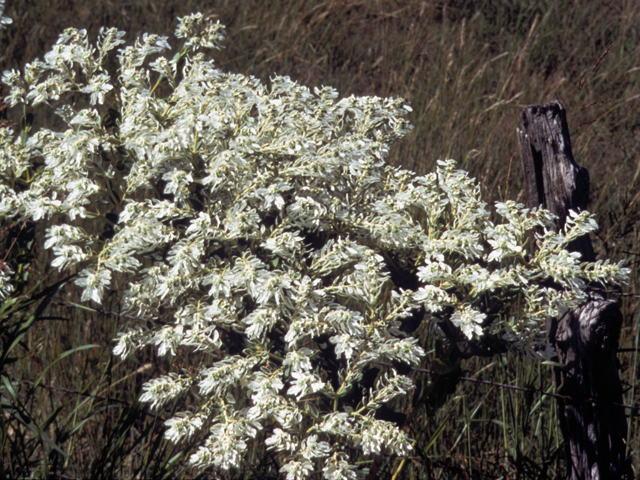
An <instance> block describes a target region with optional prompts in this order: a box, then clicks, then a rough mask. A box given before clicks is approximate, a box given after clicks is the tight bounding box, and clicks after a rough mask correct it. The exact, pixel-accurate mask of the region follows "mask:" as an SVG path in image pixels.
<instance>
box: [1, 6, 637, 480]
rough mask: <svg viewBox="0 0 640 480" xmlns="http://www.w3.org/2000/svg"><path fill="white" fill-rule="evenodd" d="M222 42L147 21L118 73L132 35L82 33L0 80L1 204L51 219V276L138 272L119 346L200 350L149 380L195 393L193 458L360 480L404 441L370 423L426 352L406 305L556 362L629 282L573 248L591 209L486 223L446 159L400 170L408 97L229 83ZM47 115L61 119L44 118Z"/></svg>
mask: <svg viewBox="0 0 640 480" xmlns="http://www.w3.org/2000/svg"><path fill="white" fill-rule="evenodd" d="M223 34H224V30H223V27H222V26H221V25H219V24H215V23H212V22H211V21H209V20H208V19H206V18H204V17H203V16H202V15H200V14H196V15H192V16H189V17H185V18H183V19H181V21H180V24H179V26H178V28H177V31H176V35H177V36H178V37H179V38H184V39H185V42H186V43H185V46H184V48H183V49H182V50H180V52H179V53H178V54H176V55H175V56H173V55H172V56H169V57H164V56H163V54H164V52H165V51H166V50H167V49H168V48H169V45H168V42H167V39H166V38H165V37H160V36H157V35H144V36H143V37H142V38H140V39H138V40H137V41H136V42H135V43H134V44H133V45H130V46H127V47H124V48H122V49H120V50H119V54H118V55H117V60H118V61H119V63H120V67H119V70H118V72H117V74H115V75H114V74H113V72H108V71H107V62H106V60H107V59H108V58H109V56H110V55H112V54H113V52H112V50H113V49H114V48H116V47H117V46H119V45H120V44H123V43H124V41H123V39H122V38H123V35H124V34H123V32H118V31H117V30H115V29H103V30H102V31H101V32H100V35H99V38H98V41H97V42H96V44H95V45H92V44H91V43H90V42H89V40H88V39H87V34H86V32H85V31H84V30H76V29H68V30H66V31H65V33H64V34H63V35H62V36H61V37H60V39H59V40H58V42H57V43H56V45H55V46H54V47H53V49H52V51H51V52H49V53H48V54H47V55H45V57H44V61H39V60H36V61H34V62H32V63H30V64H29V65H27V66H26V67H25V72H24V74H20V73H18V72H15V71H12V72H5V73H4V76H3V81H4V82H5V83H6V84H7V85H8V86H9V87H10V94H9V96H8V97H7V101H8V102H9V103H10V104H11V105H18V106H19V107H20V108H21V109H22V108H24V112H25V117H24V120H25V121H24V122H23V125H22V127H21V129H20V131H19V132H15V131H14V130H12V128H10V127H7V126H5V127H3V128H2V129H0V148H1V150H0V179H1V183H0V215H2V216H3V217H4V218H6V219H16V220H23V219H31V220H33V221H38V222H40V223H41V224H43V225H45V226H46V243H45V247H46V248H49V249H51V251H52V252H53V254H54V256H55V258H54V260H53V263H52V266H53V267H55V268H58V269H61V270H65V271H77V273H78V275H77V277H76V279H75V283H76V285H77V286H78V287H80V288H81V289H82V292H83V293H82V300H83V301H91V302H95V303H97V304H100V303H101V302H103V301H104V299H105V298H106V295H107V294H108V293H109V292H112V291H113V289H115V288H116V287H115V285H116V284H117V285H127V287H126V291H123V292H120V298H121V301H122V302H123V304H124V310H125V313H127V314H128V315H129V316H130V318H131V319H132V320H131V322H132V323H131V325H130V326H129V328H128V330H127V331H125V332H123V333H121V334H120V335H119V336H118V339H117V344H116V347H115V350H114V352H115V353H116V354H118V355H120V356H122V357H125V356H127V355H130V354H133V353H134V352H135V351H136V350H138V349H140V348H143V347H145V346H154V347H155V348H157V349H158V351H159V353H160V354H161V355H171V356H178V357H180V356H183V357H184V356H186V355H189V354H192V355H197V356H198V358H199V359H200V360H199V361H198V362H199V363H198V364H199V365H200V368H192V369H190V370H184V371H175V372H171V373H169V374H167V375H165V376H163V377H160V378H156V379H153V380H151V381H150V382H149V383H147V384H146V386H145V388H144V392H143V394H142V400H144V401H147V402H149V403H150V404H151V405H152V406H153V407H155V408H160V407H162V406H163V405H165V404H166V403H167V402H171V401H175V399H177V398H184V396H185V395H189V394H191V395H193V397H194V400H192V401H191V402H190V405H192V407H190V409H188V410H186V411H184V412H181V413H179V414H177V415H176V416H175V417H174V418H172V419H170V420H168V422H167V427H168V429H167V432H166V435H167V437H168V438H169V439H171V440H172V441H175V442H181V441H186V440H187V439H193V438H200V443H199V444H198V447H197V448H196V450H195V451H194V452H193V454H192V456H191V462H192V463H193V464H194V465H195V466H197V467H198V468H201V469H206V468H210V467H211V468H213V469H219V470H221V471H227V472H234V471H239V470H238V469H240V468H246V467H247V462H249V458H251V459H253V460H252V461H256V460H255V459H256V456H255V455H253V456H249V455H248V452H250V451H252V449H254V448H260V446H262V448H266V449H268V450H269V451H270V454H271V455H273V456H274V458H277V459H278V462H279V463H280V465H281V472H282V473H283V474H286V478H287V479H306V478H311V477H314V478H316V477H322V476H324V478H327V479H353V478H355V476H356V467H355V466H354V465H355V462H356V461H357V460H358V455H361V456H371V455H379V454H381V455H384V454H389V455H400V456H404V455H407V454H409V453H410V452H411V440H410V439H409V438H408V437H407V434H406V432H405V430H404V429H403V428H401V426H399V425H396V424H395V423H391V422H387V421H383V420H379V419H376V417H375V413H376V411H377V410H378V409H379V408H380V407H381V406H383V405H388V404H392V403H393V402H398V401H405V402H406V399H407V397H408V396H409V395H410V394H411V392H412V389H413V384H412V381H411V379H410V378H409V377H408V376H407V375H404V374H401V373H399V372H398V371H397V369H396V368H395V367H393V366H391V365H405V366H412V367H417V366H419V365H421V361H422V360H423V357H424V356H425V352H424V350H423V349H422V347H421V346H420V345H419V344H418V341H417V340H416V339H414V338H412V337H410V336H408V335H407V334H405V333H403V330H402V329H401V326H402V320H403V319H406V318H407V317H409V316H411V315H414V314H416V312H424V313H425V315H426V316H427V318H431V319H435V320H437V321H438V322H443V323H448V324H449V326H450V327H451V328H452V329H453V330H454V331H457V332H458V333H459V336H460V338H462V339H464V338H467V339H481V338H482V336H483V335H492V336H494V337H496V336H497V337H498V338H500V339H502V341H504V342H506V343H508V345H510V346H511V347H512V348H514V349H518V350H521V351H525V352H529V353H532V354H534V355H540V354H541V352H547V354H548V353H549V352H548V350H546V343H545V341H544V321H545V318H546V317H547V316H550V315H551V316H553V315H557V314H558V312H559V311H560V310H561V309H565V308H569V307H573V306H576V305H577V304H579V303H580V302H581V301H583V300H584V299H585V295H586V294H585V288H586V287H587V285H588V283H589V282H600V283H603V284H604V283H613V284H620V283H623V282H625V281H626V278H627V276H628V270H626V269H624V268H622V266H621V265H615V264H610V263H608V262H596V263H592V264H587V263H580V259H579V258H578V256H577V255H575V254H570V253H567V252H566V250H565V247H566V246H567V243H568V242H569V241H570V240H572V239H574V238H575V237H576V236H579V235H583V234H585V233H588V232H591V231H593V230H594V229H595V228H596V226H595V222H594V221H593V218H592V216H590V215H589V214H587V213H580V214H572V216H571V217H570V219H569V220H568V222H567V226H566V229H565V231H564V232H561V233H554V232H553V230H552V228H553V216H552V215H551V214H549V213H548V212H545V211H544V210H534V211H529V210H527V209H524V208H523V207H522V205H519V204H516V203H514V202H506V203H499V204H497V206H496V211H497V213H498V214H499V216H501V217H502V218H503V219H504V221H503V222H501V223H498V224H494V223H493V222H492V221H491V220H490V215H489V210H488V209H487V207H486V205H485V203H483V202H482V201H481V200H480V187H479V186H478V185H477V183H475V181H473V180H472V179H470V178H469V177H468V176H467V174H466V173H465V172H463V171H461V170H458V169H456V167H455V164H454V162H453V161H450V160H448V161H440V162H438V167H437V169H436V171H435V172H433V173H430V174H428V175H426V176H423V177H418V176H416V175H415V174H413V173H412V172H410V171H407V170H404V169H402V168H397V167H393V166H390V165H388V164H386V163H385V159H386V157H387V156H388V152H389V148H390V145H391V143H392V142H394V141H396V140H397V139H399V138H402V137H403V136H404V135H405V134H406V133H407V132H408V131H409V128H410V126H409V124H408V122H407V120H406V119H405V114H406V113H407V112H408V111H410V108H409V107H408V106H407V105H406V104H405V102H404V101H403V100H401V99H383V98H376V97H354V96H351V97H347V98H342V99H340V98H339V96H338V93H337V92H336V91H335V90H333V89H331V88H329V87H323V88H316V89H314V90H313V91H310V90H309V89H307V88H305V87H302V86H300V85H298V84H296V83H295V82H293V81H291V80H290V79H289V78H287V77H274V78H272V79H271V80H270V82H269V83H268V84H264V83H262V82H260V81H259V80H258V79H256V78H253V77H250V76H247V75H238V74H230V73H224V72H222V71H221V70H219V69H218V68H216V67H215V65H214V63H213V61H212V60H210V59H208V57H206V56H205V54H203V53H201V52H200V51H199V50H200V49H203V48H214V49H215V48H219V45H220V42H221V40H222V39H223ZM68 92H70V93H68ZM70 94H72V95H73V100H69V103H67V104H65V99H67V98H69V95H70ZM82 98H84V101H82ZM38 105H41V108H42V107H43V106H45V105H50V106H51V107H55V108H56V112H57V114H58V116H59V117H60V121H59V122H58V123H60V124H61V125H62V124H64V125H66V126H65V127H64V128H61V129H56V130H51V129H47V128H40V129H38V130H35V131H32V130H31V124H30V123H29V121H28V120H29V115H30V114H32V113H33V112H36V114H37V109H34V107H36V106H38ZM107 105H110V106H107ZM533 229H536V232H538V233H536V238H537V243H538V245H537V249H536V253H535V254H533V255H532V254H530V253H528V249H527V248H526V244H527V241H528V239H529V237H530V232H531V231H532V230H533ZM116 279H117V282H116ZM6 280H7V273H6V271H5V272H0V295H2V296H5V295H7V294H8V293H10V291H11V287H10V286H9V285H8V284H7V281H6ZM543 282H544V283H543ZM496 306H498V307H496ZM449 330H451V329H449ZM372 368H378V369H379V370H380V373H379V374H378V378H377V379H376V380H375V382H373V383H372V384H371V385H372V386H371V387H366V388H362V387H361V386H360V383H359V382H360V381H361V379H362V377H363V375H364V374H365V373H366V372H368V371H370V370H371V369H372ZM404 371H406V369H405V370H404ZM354 399H355V400H354ZM230 474H231V473H230Z"/></svg>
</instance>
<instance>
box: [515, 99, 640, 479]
mask: <svg viewBox="0 0 640 480" xmlns="http://www.w3.org/2000/svg"><path fill="white" fill-rule="evenodd" d="M521 127H522V129H521V130H518V140H519V144H520V154H521V158H522V165H523V167H524V175H525V183H526V189H527V207H529V208H533V207H538V206H543V207H544V208H546V209H548V210H550V211H551V212H553V213H554V214H556V215H557V216H558V221H557V227H558V229H560V228H563V227H564V224H565V220H566V217H567V213H568V211H569V209H573V210H584V209H585V208H586V206H587V203H588V200H589V174H588V172H587V170H586V169H584V168H582V167H580V166H578V165H577V164H576V163H575V161H574V160H573V153H572V152H571V142H570V139H569V128H568V126H567V117H566V112H565V110H564V108H563V107H562V105H561V104H560V102H558V101H553V102H551V103H548V104H546V105H534V106H530V107H527V108H525V109H524V110H523V112H522V116H521ZM569 249H570V250H571V251H577V252H580V253H581V254H582V259H583V260H585V261H593V260H595V254H594V251H593V247H592V245H591V240H590V238H589V237H588V236H584V237H582V238H579V239H577V240H575V241H574V242H573V243H572V244H571V245H570V246H569ZM621 324H622V314H621V312H620V309H619V308H618V305H617V304H616V302H614V301H611V300H606V299H605V298H604V296H603V295H602V294H600V293H598V292H597V291H592V292H591V293H590V299H589V301H588V302H587V303H585V304H584V305H582V306H580V307H579V308H577V309H575V310H572V311H569V312H567V313H566V314H565V315H563V316H562V317H561V318H559V319H549V320H548V322H547V334H548V338H549V340H550V342H551V343H552V344H554V345H555V348H556V352H557V354H558V362H559V363H560V365H561V366H560V367H556V368H554V377H555V383H556V390H557V393H559V394H562V395H566V396H567V397H570V398H571V399H570V400H560V401H559V402H558V413H559V419H560V427H561V429H562V433H563V435H564V439H565V442H566V447H567V451H566V454H567V462H568V466H569V475H568V478H569V479H570V480H597V479H607V480H608V479H612V480H613V479H631V478H633V473H632V469H631V462H630V460H629V458H628V457H627V454H626V437H627V423H626V418H625V412H624V408H623V407H622V406H621V404H622V387H621V384H620V378H619V376H618V362H617V358H616V350H617V348H618V338H619V335H620V327H621Z"/></svg>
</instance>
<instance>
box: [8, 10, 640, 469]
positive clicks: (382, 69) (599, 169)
mask: <svg viewBox="0 0 640 480" xmlns="http://www.w3.org/2000/svg"><path fill="white" fill-rule="evenodd" d="M197 10H200V11H203V13H206V14H209V15H216V16H217V18H218V19H219V20H220V21H221V22H222V23H224V24H225V25H227V27H228V35H229V36H228V40H227V42H226V44H227V48H226V49H225V50H223V51H221V52H219V54H218V55H217V61H218V65H219V66H220V67H221V68H222V69H224V70H231V71H236V72H242V73H247V74H250V75H254V76H256V77H259V78H261V79H263V80H268V79H269V77H270V76H272V75H273V74H275V73H278V74H281V75H289V76H291V77H292V78H293V79H295V80H297V81H299V82H300V83H303V84H306V85H309V86H320V85H332V86H334V87H336V88H337V89H338V90H339V91H340V92H341V94H343V95H349V94H356V95H378V96H389V95H392V96H401V97H404V98H406V99H407V100H408V101H409V102H410V104H411V105H412V106H413V112H412V114H411V121H412V123H413V124H414V126H415V129H414V130H413V132H412V133H411V134H410V135H409V137H408V138H407V139H406V140H405V141H404V142H402V143H401V144H398V145H397V146H396V147H395V149H394V150H393V152H392V158H391V161H392V162H394V163H398V164H403V165H405V166H407V167H409V168H412V169H414V170H416V171H417V172H419V173H425V172H428V171H430V170H431V169H432V168H433V166H434V165H435V161H436V160H437V159H440V158H455V159H457V160H458V161H459V164H460V166H461V167H463V168H465V169H467V170H468V171H470V172H471V173H472V175H473V176H475V177H476V178H477V179H478V180H479V181H480V182H481V184H482V186H483V191H484V195H485V197H486V199H487V200H489V201H493V200H499V199H501V200H504V199H517V200H519V201H523V200H524V191H523V188H522V187H523V185H522V169H521V166H520V159H519V156H518V153H517V152H518V147H517V143H516V135H515V129H516V128H517V127H518V125H519V114H520V111H521V110H522V108H524V107H525V106H527V105H529V104H533V103H542V102H546V101H549V100H552V99H559V100H560V101H561V102H562V103H563V104H564V106H565V108H566V109H567V113H568V119H569V127H570V131H571V135H572V143H573V150H574V155H575V158H576V161H577V162H578V163H579V164H581V165H583V166H585V167H586V168H588V169H589V172H590V174H591V179H592V202H591V205H590V209H591V210H592V211H594V212H595V213H596V214H597V217H598V222H599V224H600V225H601V230H600V232H599V233H598V236H597V238H596V239H595V247H596V251H597V253H598V255H599V256H600V257H601V258H610V259H612V260H613V261H618V260H620V259H623V258H628V259H629V264H630V266H631V267H632V269H633V271H632V278H631V284H630V285H629V288H628V289H627V291H626V292H627V294H629V295H626V296H624V297H621V305H622V309H623V313H624V316H625V323H624V325H623V331H622V337H621V348H622V349H624V351H621V353H620V354H619V358H620V361H621V365H622V368H621V378H622V379H623V381H624V382H626V383H627V384H628V390H627V391H626V393H625V402H626V403H629V404H636V405H637V404H639V403H640V402H638V394H639V393H640V392H639V390H638V383H639V382H638V378H637V377H638V371H637V370H638V369H637V366H636V365H637V359H638V354H637V350H636V349H637V348H638V346H639V343H640V340H639V338H640V331H639V328H638V326H637V324H638V322H637V320H638V319H640V313H638V312H640V310H638V308H637V306H638V297H636V296H634V295H639V294H640V276H639V275H638V262H639V255H640V120H639V119H640V82H639V79H638V76H639V75H640V47H638V45H640V4H638V2H637V1H634V0H619V1H615V2H604V1H577V0H575V1H565V2H558V1H552V0H541V1H538V2H530V1H528V0H501V1H497V0H475V1H474V0H452V1H446V0H442V1H426V0H397V1H393V0H384V1H383V0H326V1H318V0H287V1H285V0H271V1H269V2H265V1H263V0H236V1H231V0H219V1H215V2H213V1H210V2H196V1H193V0H183V1H181V2H176V3H175V4H172V2H166V4H165V2H154V1H151V0H136V1H128V2H116V1H97V2H95V3H92V4H89V3H87V2H85V1H80V0H77V1H73V2H69V1H62V0H49V1H47V2H44V1H34V0H30V1H26V0H16V1H13V2H9V5H8V8H7V11H6V15H8V16H10V17H11V18H12V19H13V22H14V23H13V24H12V25H10V27H9V29H7V30H5V31H4V33H2V34H1V35H0V52H2V53H1V54H0V66H1V67H2V69H3V70H4V69H9V68H20V67H21V66H22V65H24V63H25V62H27V61H30V60H32V59H33V58H35V57H40V58H42V56H43V54H44V53H45V52H46V50H47V49H48V48H49V47H50V46H51V45H52V44H53V43H54V42H55V39H56V38H57V35H58V34H59V33H60V32H61V31H62V30H63V29H64V28H66V27H69V26H75V27H81V28H86V29H87V30H88V31H89V33H90V35H93V36H95V35H96V34H97V32H98V30H99V28H100V26H102V25H105V26H116V27H118V28H120V29H122V30H126V31H127V32H128V33H129V38H133V37H135V36H137V35H139V34H141V33H143V32H156V33H164V34H170V33H171V32H172V31H173V27H174V26H175V23H176V21H175V18H176V17H177V16H182V15H185V14H187V13H191V12H193V11H197ZM16 228H19V226H16V227H15V228H14V229H12V230H10V231H7V230H4V231H3V242H4V243H3V245H4V247H3V251H2V258H3V259H4V260H6V261H9V260H12V261H13V262H14V264H16V263H18V264H19V263H21V262H22V264H23V265H24V268H25V275H26V274H28V275H29V278H27V279H25V286H24V289H25V290H24V291H23V293H24V294H28V295H30V296H31V298H33V295H36V294H37V293H38V292H45V291H46V290H45V289H46V287H48V286H49V285H51V284H52V283H54V282H55V281H57V280H58V279H57V278H56V277H55V275H53V274H52V273H51V272H50V270H49V268H48V267H47V265H46V263H30V260H29V259H28V258H27V257H28V255H27V253H28V252H29V250H30V248H31V247H30V246H29V245H27V243H28V242H27V241H26V240H25V242H26V243H25V244H24V245H22V246H21V248H22V249H23V250H22V251H21V252H18V251H17V250H16V249H15V248H17V247H15V248H14V249H10V243H11V239H12V238H13V237H15V236H16V233H15V232H16ZM34 235H35V236H36V238H38V236H41V235H42V232H39V231H38V230H37V227H36V231H35V233H34ZM32 253H36V254H37V253H38V252H32ZM20 255H22V256H20ZM36 257H37V255H36ZM38 279H45V280H46V282H45V281H43V283H42V284H41V285H38V284H37V283H36V280H38ZM47 282H48V283H47ZM45 299H48V300H47V305H46V306H47V308H46V309H42V311H37V310H36V309H37V305H38V304H39V303H38V302H44V301H45ZM76 300H77V297H76V295H75V292H74V291H73V289H72V288H67V287H66V286H63V288H61V289H60V291H58V292H57V293H56V294H55V295H54V296H53V297H51V298H49V297H47V295H46V294H45V295H44V296H43V297H41V299H39V300H38V301H35V303H33V304H29V301H28V300H23V301H22V302H23V303H22V304H21V305H19V306H18V307H19V308H18V307H16V308H18V310H16V311H11V312H8V311H4V312H1V313H0V316H2V318H3V319H4V320H3V322H5V323H3V324H2V326H0V328H1V330H0V336H1V337H2V342H3V343H2V345H3V347H2V348H3V352H2V356H3V359H4V360H3V363H2V365H0V368H2V371H3V373H4V374H5V375H10V376H11V377H12V378H15V379H19V380H23V381H27V382H34V383H38V384H39V385H38V386H34V385H33V384H30V383H19V382H13V383H12V382H8V381H7V380H6V379H7V377H6V376H4V377H3V380H4V384H3V385H2V386H0V389H1V390H0V393H1V395H2V398H3V403H2V405H1V408H2V412H0V413H1V414H2V417H1V418H0V421H1V422H3V423H2V424H1V425H0V427H1V428H0V430H1V431H2V432H1V433H2V438H0V441H1V443H2V445H1V447H2V450H3V453H2V458H3V459H4V465H3V466H4V469H5V472H6V474H7V475H8V476H9V477H14V478H15V477H17V476H19V475H24V476H29V475H32V476H34V477H36V478H45V477H46V475H47V473H46V472H55V473H58V474H64V475H66V476H69V477H77V478H80V477H82V478H133V477H134V476H136V475H137V476H138V478H180V477H182V478H190V477H189V472H183V471H182V470H174V465H180V464H181V463H182V461H183V460H184V456H182V455H181V454H180V451H181V449H180V448H179V446H178V447H175V446H171V445H168V444H167V443H166V442H165V441H164V440H162V423H163V421H164V419H165V418H168V417H169V416H170V413H171V412H162V413H161V414H160V415H159V416H154V415H152V414H150V413H149V412H148V410H147V409H146V408H145V407H144V406H141V405H139V404H137V403H136V398H137V395H138V394H139V392H140V389H141V385H142V383H144V381H145V380H146V379H148V378H150V377H152V376H153V375H157V374H158V373H159V372H163V371H166V370H167V369H168V368H169V365H168V364H167V363H166V362H165V361H159V360H158V359H157V358H155V357H154V356H153V354H152V353H150V352H148V353H147V354H146V355H147V356H146V357H139V358H137V360H128V361H127V362H124V363H121V362H119V361H117V360H116V359H115V358H113V357H112V356H111V354H110V347H111V345H112V343H111V339H112V338H114V337H115V334H116V332H117V331H119V330H122V329H123V328H124V327H125V326H126V323H127V321H128V319H127V318H125V317H122V316H120V315H118V308H119V306H118V305H119V303H118V299H116V298H111V299H109V301H108V303H107V304H106V305H105V306H104V307H103V308H104V310H105V311H108V312H112V314H107V313H105V312H104V311H103V312H98V311H94V310H89V309H82V308H79V307H73V306H70V305H71V303H74V302H75V301H76ZM10 308H11V307H10ZM420 334H421V335H422V336H423V338H424V340H425V343H426V345H427V346H428V348H435V345H433V339H432V335H431V334H430V333H429V331H428V330H427V329H426V328H425V329H424V331H421V332H420ZM18 336H20V339H19V340H18V341H15V340H16V338H17V337H18ZM14 341H15V342H14ZM94 344H95V345H100V346H101V347H100V348H97V347H96V348H87V349H82V347H83V346H84V345H94ZM9 350H10V351H9ZM69 352H71V353H69ZM8 360H10V361H8ZM462 369H463V370H464V373H465V374H466V375H468V376H473V377H474V378H477V379H480V380H490V381H494V382H500V383H504V384H512V385H520V386H531V387H534V388H535V389H540V390H543V391H548V390H549V389H550V386H551V375H550V370H549V367H547V366H543V365H540V364H538V363H536V362H532V361H528V360H527V359H522V358H518V357H515V356H513V355H507V356H504V357H501V358H498V357H496V358H493V359H489V360H487V359H473V360H470V361H468V362H466V363H465V364H463V365H462ZM426 378H429V377H426ZM421 381H422V380H421ZM425 384H426V381H425ZM45 386H52V387H56V389H53V388H45ZM70 391H73V392H78V393H70ZM115 399H117V400H118V401H116V400H115ZM435 403H436V404H437V403H438V402H435ZM439 403H443V405H442V406H441V407H440V408H438V409H434V410H433V411H428V410H427V409H423V410H421V411H420V412H419V413H418V414H416V416H415V417H414V420H413V422H412V428H413V431H412V435H413V436H414V438H416V439H419V442H418V445H417V449H416V456H415V457H414V458H411V459H409V460H408V461H407V462H406V463H405V464H404V465H403V466H402V469H401V470H399V467H400V465H399V462H397V461H396V460H392V461H391V462H388V463H383V464H381V466H380V470H379V472H380V478H391V476H392V475H393V474H394V473H395V472H398V471H399V472H400V473H399V477H398V478H407V479H412V478H415V479H422V478H483V479H484V478H487V479H488V478H499V477H503V478H536V479H542V478H555V476H556V474H560V473H562V471H563V468H564V462H563V459H562V451H563V450H562V438H561V435H560V434H559V430H558V428H557V421H556V411H555V402H554V400H553V398H551V397H544V396H543V395H541V394H537V393H534V394H532V393H525V392H521V391H514V390H508V389H504V388H500V387H498V386H489V385H486V384H479V383H473V382H460V383H459V384H458V386H457V388H456V389H455V391H454V392H452V393H451V394H450V395H447V396H444V397H443V398H441V399H440V402H439ZM636 411H637V410H636ZM16 412H17V413H16ZM629 413H633V412H632V411H631V410H629ZM629 427H630V428H629V441H628V444H629V448H630V454H631V455H633V457H634V467H635V468H636V471H640V455H638V449H639V448H640V431H639V428H638V422H637V417H636V416H635V415H634V416H630V419H629ZM269 468H270V467H269V465H267V464H265V469H264V471H265V472H266V471H268V470H269ZM12 469H13V470H12ZM52 478H56V477H55V476H53V477H52Z"/></svg>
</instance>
